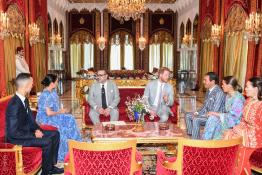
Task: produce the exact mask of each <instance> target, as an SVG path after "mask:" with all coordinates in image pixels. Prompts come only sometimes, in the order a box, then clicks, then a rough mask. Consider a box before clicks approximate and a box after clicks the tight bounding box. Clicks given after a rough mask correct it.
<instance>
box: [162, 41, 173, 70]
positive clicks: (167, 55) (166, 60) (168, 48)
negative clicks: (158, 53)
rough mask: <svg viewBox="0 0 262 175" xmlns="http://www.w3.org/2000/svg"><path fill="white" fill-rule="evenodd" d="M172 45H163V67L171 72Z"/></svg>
mask: <svg viewBox="0 0 262 175" xmlns="http://www.w3.org/2000/svg"><path fill="white" fill-rule="evenodd" d="M173 60H174V55H173V44H170V43H163V63H162V66H163V67H167V68H169V69H170V70H171V71H173V65H174V64H173Z"/></svg>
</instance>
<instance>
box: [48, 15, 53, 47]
mask: <svg viewBox="0 0 262 175" xmlns="http://www.w3.org/2000/svg"><path fill="white" fill-rule="evenodd" d="M47 25H48V43H50V39H51V37H52V19H51V16H50V14H49V13H48V14H47Z"/></svg>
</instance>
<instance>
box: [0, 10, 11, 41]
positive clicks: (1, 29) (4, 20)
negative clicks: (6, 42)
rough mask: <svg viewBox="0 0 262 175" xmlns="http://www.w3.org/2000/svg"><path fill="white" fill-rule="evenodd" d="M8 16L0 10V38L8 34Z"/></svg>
mask: <svg viewBox="0 0 262 175" xmlns="http://www.w3.org/2000/svg"><path fill="white" fill-rule="evenodd" d="M8 27H9V18H8V17H7V14H6V13H4V12H0V39H1V40H3V39H4V38H5V37H7V36H9V30H8Z"/></svg>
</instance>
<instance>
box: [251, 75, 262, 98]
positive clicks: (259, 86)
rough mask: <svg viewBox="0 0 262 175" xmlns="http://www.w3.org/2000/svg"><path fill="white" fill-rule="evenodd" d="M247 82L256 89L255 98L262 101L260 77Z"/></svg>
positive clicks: (261, 79)
mask: <svg viewBox="0 0 262 175" xmlns="http://www.w3.org/2000/svg"><path fill="white" fill-rule="evenodd" d="M248 81H249V82H251V84H252V86H253V87H256V88H257V89H258V93H257V98H258V100H260V101H262V77H252V78H250V79H249V80H248Z"/></svg>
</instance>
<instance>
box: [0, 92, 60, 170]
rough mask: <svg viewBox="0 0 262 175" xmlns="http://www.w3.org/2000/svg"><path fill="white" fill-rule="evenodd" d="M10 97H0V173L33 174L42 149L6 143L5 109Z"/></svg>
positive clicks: (46, 127) (39, 161)
mask: <svg viewBox="0 0 262 175" xmlns="http://www.w3.org/2000/svg"><path fill="white" fill-rule="evenodd" d="M11 98H12V96H8V97H4V98H1V99H0V167H1V168H0V175H4V174H18V175H19V174H27V175H29V174H30V175H31V174H32V175H33V174H36V172H37V171H38V170H39V169H40V168H41V164H42V149H41V148H38V147H22V146H19V145H13V144H10V143H6V138H5V111H6V108H7V105H8V102H9V100H10V99H11ZM40 127H41V128H42V129H44V130H57V128H55V127H53V126H48V125H41V126H40Z"/></svg>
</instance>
